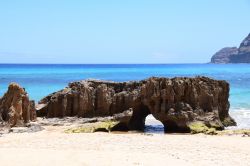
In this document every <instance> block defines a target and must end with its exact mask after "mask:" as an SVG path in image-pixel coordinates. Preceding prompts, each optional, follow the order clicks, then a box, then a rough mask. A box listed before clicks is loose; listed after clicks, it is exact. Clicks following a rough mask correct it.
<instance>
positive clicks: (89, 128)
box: [65, 121, 119, 133]
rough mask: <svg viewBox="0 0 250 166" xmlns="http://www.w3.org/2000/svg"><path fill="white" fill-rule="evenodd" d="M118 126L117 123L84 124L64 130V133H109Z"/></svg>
mask: <svg viewBox="0 0 250 166" xmlns="http://www.w3.org/2000/svg"><path fill="white" fill-rule="evenodd" d="M118 124H119V121H104V122H96V123H86V124H84V125H82V126H81V127H78V128H72V129H68V130H65V133H94V132H98V131H103V132H111V131H112V129H113V128H114V127H115V126H116V125H118Z"/></svg>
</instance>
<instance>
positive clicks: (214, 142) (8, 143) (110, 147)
mask: <svg viewBox="0 0 250 166" xmlns="http://www.w3.org/2000/svg"><path fill="white" fill-rule="evenodd" d="M59 129H60V130H59ZM170 164H172V165H173V164H175V165H249V164H250V138H249V137H240V136H205V135H169V134H166V135H163V134H153V135H152V134H140V133H134V134H133V133H130V134H109V133H92V134H65V133H63V127H58V126H57V127H51V126H50V127H49V126H47V127H46V130H43V131H40V132H36V133H12V134H6V135H2V136H1V137H0V165H3V166H8V165H11V166H12V165H18V166H22V165H26V166H27V165H32V166H35V165H53V166H56V165H60V166H63V165H65V166H66V165H67V166H69V165H170Z"/></svg>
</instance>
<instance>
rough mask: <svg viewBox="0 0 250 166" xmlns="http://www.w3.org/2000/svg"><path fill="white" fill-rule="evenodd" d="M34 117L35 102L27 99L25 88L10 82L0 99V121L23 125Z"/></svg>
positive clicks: (11, 124) (11, 125)
mask: <svg viewBox="0 0 250 166" xmlns="http://www.w3.org/2000/svg"><path fill="white" fill-rule="evenodd" d="M35 119H36V110H35V102H34V101H30V100H29V96H28V94H27V92H25V90H24V89H23V88H22V87H20V86H19V85H18V84H16V83H11V84H10V85H9V87H8V91H7V92H6V93H5V94H4V96H3V97H2V98H1V99H0V122H1V123H5V124H7V125H10V127H13V126H24V125H25V124H26V123H29V122H30V121H31V120H35Z"/></svg>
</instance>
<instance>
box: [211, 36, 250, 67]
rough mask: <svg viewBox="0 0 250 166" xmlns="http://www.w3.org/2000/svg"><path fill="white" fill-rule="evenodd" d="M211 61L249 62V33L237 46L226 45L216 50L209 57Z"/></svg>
mask: <svg viewBox="0 0 250 166" xmlns="http://www.w3.org/2000/svg"><path fill="white" fill-rule="evenodd" d="M211 63H250V34H249V35H248V36H247V37H246V38H245V39H244V40H243V41H242V43H241V44H240V46H239V48H237V47H226V48H223V49H221V50H220V51H218V52H217V53H216V54H215V55H213V57H212V58H211Z"/></svg>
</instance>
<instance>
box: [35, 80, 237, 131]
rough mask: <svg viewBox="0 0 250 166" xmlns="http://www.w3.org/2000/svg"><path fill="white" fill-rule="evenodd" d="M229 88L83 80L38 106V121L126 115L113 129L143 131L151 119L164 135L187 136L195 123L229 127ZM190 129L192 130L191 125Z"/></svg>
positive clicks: (207, 83) (204, 82)
mask: <svg viewBox="0 0 250 166" xmlns="http://www.w3.org/2000/svg"><path fill="white" fill-rule="evenodd" d="M228 97H229V84H228V83H227V82H225V81H216V80H213V79H210V78H207V77H196V78H186V77H180V78H172V79H169V78H156V77H152V78H149V79H146V80H142V81H139V82H120V83H119V82H118V83H116V82H107V81H97V80H85V81H79V82H73V83H70V84H69V86H68V87H66V88H64V89H63V90H61V91H58V92H55V93H53V94H51V95H49V96H47V97H45V98H44V99H42V100H41V101H40V102H39V105H38V106H37V114H38V115H39V116H46V117H48V118H50V117H64V116H79V117H86V118H87V117H88V118H91V117H98V116H101V117H104V116H112V115H114V114H119V113H123V112H124V111H126V110H132V112H133V113H132V114H131V115H130V116H127V118H125V119H124V118H122V119H123V120H122V121H120V123H118V125H117V126H116V128H117V129H118V130H120V129H127V130H143V129H144V126H145V118H146V117H147V116H148V115H149V114H152V115H153V116H154V117H155V118H156V119H157V120H159V121H161V122H162V123H163V125H164V128H165V131H166V132H190V130H191V128H190V125H191V124H194V123H197V122H198V123H199V124H202V125H205V126H206V127H209V128H211V127H212V128H215V129H223V128H224V127H225V126H230V125H235V122H234V120H233V119H232V118H231V117H230V116H229V114H228V110H229V101H228ZM192 126H194V125H192Z"/></svg>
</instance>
